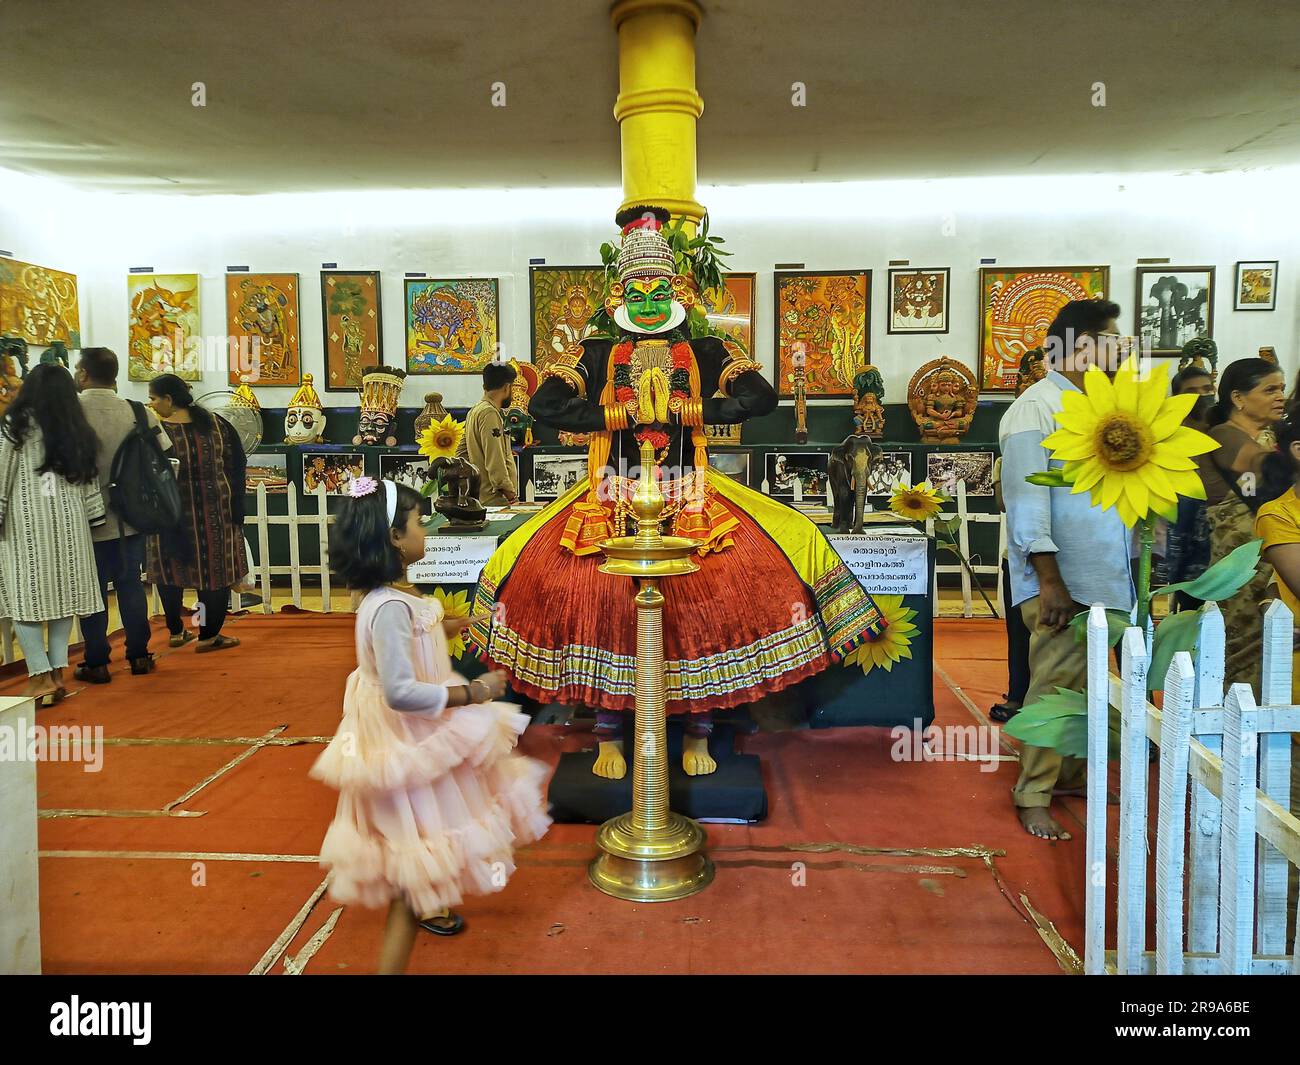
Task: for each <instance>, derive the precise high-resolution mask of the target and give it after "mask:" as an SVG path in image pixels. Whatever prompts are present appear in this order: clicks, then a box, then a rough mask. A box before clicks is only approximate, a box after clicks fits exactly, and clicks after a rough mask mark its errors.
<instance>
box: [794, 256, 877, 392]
mask: <svg viewBox="0 0 1300 1065" xmlns="http://www.w3.org/2000/svg"><path fill="white" fill-rule="evenodd" d="M773 281H774V289H775V293H776V327H775V337H774V340H773V350H774V353H775V357H774V359H773V363H774V366H773V373H774V374H775V377H776V380H775V381H774V382H773V384H774V385H775V386H776V391H777V395H778V396H780V398H782V399H791V398H793V397H794V361H793V360H794V357H795V355H796V354H799V353H802V354H803V356H804V359H805V364H804V367H805V373H806V377H805V384H804V389H805V394H806V395H807V397H808V398H809V399H819V398H829V397H843V396H852V395H853V394H854V392H853V377H854V375H855V374H856V373H857V371H858V367H859V366H861V365H862V364H864V363H867V362H869V361H870V359H869V357H868V356H869V354H870V345H871V328H870V313H871V271H870V270H823V271H817V270H799V271H780V270H778V271H777V272H776V273H775V274H774V275H773Z"/></svg>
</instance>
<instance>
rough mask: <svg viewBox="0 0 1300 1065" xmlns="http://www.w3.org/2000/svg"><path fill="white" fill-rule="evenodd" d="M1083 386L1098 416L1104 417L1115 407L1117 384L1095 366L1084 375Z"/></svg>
mask: <svg viewBox="0 0 1300 1065" xmlns="http://www.w3.org/2000/svg"><path fill="white" fill-rule="evenodd" d="M1083 387H1084V390H1085V391H1086V393H1087V396H1088V402H1089V403H1091V404H1092V409H1093V410H1094V411H1096V413H1097V416H1098V417H1104V416H1105V415H1107V414H1109V413H1110V412H1111V411H1113V410H1114V409H1115V406H1116V403H1115V386H1114V385H1112V384H1111V383H1110V378H1109V377H1107V376H1106V375H1105V374H1104V373H1102V372H1101V371H1100V370H1098V369H1097V368H1096V367H1095V366H1094V367H1093V368H1092V369H1090V370H1089V371H1088V372H1087V373H1086V374H1084V375H1083Z"/></svg>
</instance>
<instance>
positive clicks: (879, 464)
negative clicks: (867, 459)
mask: <svg viewBox="0 0 1300 1065" xmlns="http://www.w3.org/2000/svg"><path fill="white" fill-rule="evenodd" d="M899 481H906V482H907V483H908V484H911V483H912V453H911V452H910V451H886V452H885V453H884V454H882V455H881V456H880V458H878V459H877V460H876V461H875V462H873V463H872V464H871V472H869V473H868V474H867V495H869V496H887V495H892V494H893V491H894V485H896V484H898V482H899Z"/></svg>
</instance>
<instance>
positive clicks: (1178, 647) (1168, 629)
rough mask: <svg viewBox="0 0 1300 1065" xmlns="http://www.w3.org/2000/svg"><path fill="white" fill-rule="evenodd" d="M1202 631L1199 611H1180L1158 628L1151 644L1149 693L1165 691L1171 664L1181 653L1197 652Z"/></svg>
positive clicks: (1148, 674) (1170, 616) (1148, 672)
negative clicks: (1197, 643) (1166, 678)
mask: <svg viewBox="0 0 1300 1065" xmlns="http://www.w3.org/2000/svg"><path fill="white" fill-rule="evenodd" d="M1200 631H1201V612H1200V611H1199V610H1180V611H1179V612H1178V613H1177V614H1170V615H1169V616H1168V617H1167V618H1165V620H1164V621H1162V622H1161V623H1160V624H1159V625H1157V626H1156V634H1155V638H1154V639H1153V640H1152V642H1151V666H1150V668H1149V669H1148V670H1147V691H1153V692H1158V691H1164V689H1165V677H1166V676H1167V675H1168V674H1169V664H1170V663H1171V662H1172V661H1173V660H1174V655H1176V654H1177V653H1178V652H1179V651H1195V650H1196V641H1197V639H1198V637H1199V636H1200Z"/></svg>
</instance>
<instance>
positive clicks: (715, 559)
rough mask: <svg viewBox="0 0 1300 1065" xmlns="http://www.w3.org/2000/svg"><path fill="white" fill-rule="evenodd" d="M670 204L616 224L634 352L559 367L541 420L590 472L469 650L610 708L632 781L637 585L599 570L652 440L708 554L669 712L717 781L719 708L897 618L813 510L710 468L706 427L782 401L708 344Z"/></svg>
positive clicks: (618, 290) (530, 550)
mask: <svg viewBox="0 0 1300 1065" xmlns="http://www.w3.org/2000/svg"><path fill="white" fill-rule="evenodd" d="M668 217H669V216H668V212H667V211H665V210H663V209H661V208H653V207H635V208H629V209H627V210H624V211H621V212H620V213H619V214H618V216H617V217H616V221H617V223H618V224H619V225H620V226H621V227H622V243H621V247H620V250H619V252H618V256H617V260H616V268H617V273H618V279H617V281H615V282H614V283H612V284H611V285H610V287H609V295H608V301H607V304H606V306H607V309H608V310H609V311H610V313H611V315H612V318H613V321H614V322H615V324H616V326H617V329H618V337H617V339H614V340H610V339H604V338H595V337H589V338H587V339H586V340H584V341H583V342H582V343H581V344H579V345H574V346H573V347H571V348H569V350H568V351H567V352H566V353H565V355H564V356H563V357H561V358H559V359H557V360H555V361H553V362H552V363H550V364H549V366H548V368H547V372H546V375H545V380H543V382H542V383H541V385H540V386H539V387H538V389H537V391H536V393H535V394H534V395H533V397H532V401H531V403H530V410H531V413H532V415H533V417H534V418H536V419H537V421H538V422H539V423H541V424H542V425H546V426H550V427H552V428H555V429H559V430H565V431H568V432H574V433H588V434H590V445H589V448H588V454H587V477H586V478H585V479H583V480H582V481H580V482H579V483H578V484H577V485H575V486H574V487H573V488H572V489H571V490H570V491H568V492H566V493H565V494H564V495H562V496H561V497H560V498H559V499H557V500H556V501H555V502H554V503H552V504H550V505H549V506H548V507H546V509H544V510H543V511H541V512H540V513H538V514H536V515H534V516H533V517H532V518H531V519H530V520H529V521H528V522H526V523H525V524H524V525H523V526H522V527H521V528H520V529H519V530H517V531H516V532H515V533H514V534H513V535H512V536H510V537H509V538H508V539H507V540H506V541H505V542H504V543H503V544H502V545H501V546H500V547H499V548H498V549H497V551H496V553H495V554H494V555H493V556H492V559H491V560H490V561H489V562H488V564H487V566H486V567H485V568H484V570H483V573H482V575H481V577H480V579H479V585H478V590H477V593H476V602H475V610H474V612H475V613H476V614H479V613H483V612H490V613H491V615H492V616H491V620H489V621H484V622H482V623H480V624H476V625H475V626H474V627H473V628H471V630H470V640H471V642H472V643H473V645H474V646H475V648H476V649H477V650H478V652H479V654H480V655H481V657H483V658H484V659H485V661H486V662H487V663H488V664H489V666H490V667H491V668H500V669H504V670H506V671H507V672H508V673H509V675H510V678H511V683H512V685H513V686H514V688H515V690H516V691H519V692H521V693H524V694H527V695H529V696H530V697H532V698H534V699H538V700H541V701H543V702H568V703H576V704H580V705H584V706H589V707H593V708H595V709H596V711H597V725H596V734H597V738H598V740H599V741H600V750H599V753H598V755H597V758H596V761H595V765H594V772H595V773H596V774H597V775H598V776H603V777H608V778H614V779H617V778H620V777H622V776H623V775H624V774H625V773H626V771H627V762H626V759H625V757H624V754H623V746H622V738H621V727H622V725H621V723H622V712H624V711H630V710H633V709H634V708H635V705H636V699H635V667H636V632H637V619H636V607H635V603H634V589H633V587H632V582H631V580H630V579H629V578H626V577H616V576H611V575H609V574H605V573H601V572H600V565H601V562H602V561H603V556H602V555H601V552H600V544H601V542H602V541H604V540H607V539H609V538H611V537H615V536H620V535H625V534H627V533H628V532H629V530H633V531H634V530H635V518H634V517H633V515H632V497H633V494H634V492H635V490H636V487H637V480H638V477H639V475H640V451H641V444H642V442H643V441H645V442H648V443H649V444H650V445H651V446H652V448H653V451H654V461H655V466H656V471H657V472H656V477H658V479H659V483H660V488H661V491H662V493H663V496H664V499H665V507H664V519H665V521H666V523H667V528H666V530H665V531H666V532H669V533H671V534H673V535H677V536H688V537H692V538H695V539H698V540H699V541H700V547H699V549H698V553H697V560H698V562H699V565H700V568H699V570H698V571H696V572H695V573H691V574H687V575H685V576H679V577H674V578H673V580H671V581H666V582H664V584H663V585H662V586H661V591H662V593H663V596H664V599H665V604H664V636H663V654H664V660H665V669H664V676H665V685H666V705H667V710H668V713H670V714H681V713H689V715H690V717H689V720H688V722H687V723H686V740H685V744H684V748H683V759H682V764H683V768H684V769H685V771H686V772H687V773H688V774H691V775H700V774H705V773H711V772H713V771H714V770H715V769H716V768H717V766H716V763H715V762H714V760H713V758H712V757H711V756H710V754H709V749H708V737H709V735H710V733H711V730H712V711H713V710H714V709H720V708H724V707H730V706H737V705H740V704H743V703H748V702H752V701H754V700H755V699H758V698H760V697H761V696H763V695H765V694H767V693H769V692H774V691H778V690H780V689H783V688H786V687H788V686H790V685H792V684H795V683H797V682H798V681H801V680H803V679H804V678H805V677H809V676H812V675H813V674H816V673H818V672H819V671H821V670H823V669H825V668H827V667H828V666H829V665H831V664H832V663H833V662H836V661H838V660H840V659H842V658H843V657H844V656H845V655H847V654H848V653H849V652H851V651H852V650H853V649H854V648H855V647H857V646H858V645H859V644H861V643H862V642H863V641H864V640H872V639H875V638H876V637H877V636H879V635H880V633H881V632H882V630H883V629H884V626H885V622H884V619H883V618H882V615H881V613H880V611H879V610H878V609H877V608H876V605H875V603H874V602H873V601H872V599H871V597H870V596H869V595H868V594H867V593H866V592H864V591H863V590H862V588H861V586H860V585H859V584H858V582H857V580H856V579H855V578H854V577H853V575H852V573H850V572H849V570H848V568H847V567H846V566H845V565H844V563H843V562H842V561H841V560H840V558H839V557H838V556H837V555H836V554H835V552H834V551H833V550H832V549H831V547H830V545H829V544H828V543H827V542H826V539H825V537H824V536H823V535H822V533H821V532H820V531H819V530H818V528H817V526H815V525H814V524H813V523H812V522H811V521H810V520H809V519H808V518H806V517H804V516H803V515H802V514H801V513H799V512H798V511H797V510H795V509H793V508H792V507H788V506H786V505H784V504H782V503H779V502H776V501H774V500H772V499H769V498H768V497H767V496H764V495H762V494H760V493H758V492H755V491H753V490H751V489H749V488H746V487H745V486H743V485H741V484H740V483H738V482H737V481H734V480H732V479H731V478H730V477H727V476H725V475H723V474H722V473H720V472H718V471H716V470H713V469H711V468H710V467H709V453H708V443H707V440H706V434H705V426H706V425H724V424H731V425H734V424H739V423H741V422H743V421H745V420H746V419H748V418H752V417H757V416H760V415H764V414H767V413H769V412H770V411H772V410H773V409H774V408H775V407H776V404H777V396H776V393H775V392H774V391H773V389H772V386H771V385H770V384H769V383H768V382H767V380H766V378H765V377H764V376H763V374H762V372H761V370H760V367H759V365H758V364H757V363H755V362H753V361H751V360H750V359H748V358H746V357H745V356H744V355H743V354H740V353H739V352H729V351H728V350H727V348H726V347H725V346H724V344H723V342H722V341H721V340H719V339H717V338H715V337H699V338H696V339H691V338H690V334H689V330H688V326H687V314H688V310H689V308H690V307H691V306H692V305H693V304H694V302H695V301H696V300H697V299H698V298H699V297H698V294H697V291H696V285H695V282H694V280H693V278H691V277H689V276H686V275H684V274H679V273H678V272H677V269H676V264H675V261H674V255H673V251H672V249H671V248H670V246H669V244H668V242H667V240H666V239H665V238H664V236H663V234H662V233H661V232H660V229H661V227H662V226H663V224H664V223H665V222H667V221H668Z"/></svg>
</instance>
